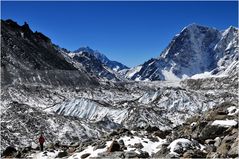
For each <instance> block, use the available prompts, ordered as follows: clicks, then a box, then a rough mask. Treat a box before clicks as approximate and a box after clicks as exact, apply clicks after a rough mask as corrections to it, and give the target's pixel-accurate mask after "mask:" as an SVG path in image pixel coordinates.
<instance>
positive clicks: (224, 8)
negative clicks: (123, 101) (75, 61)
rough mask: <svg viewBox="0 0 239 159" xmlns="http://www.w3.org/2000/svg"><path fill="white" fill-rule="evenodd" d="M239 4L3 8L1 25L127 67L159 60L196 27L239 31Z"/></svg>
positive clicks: (16, 5)
mask: <svg viewBox="0 0 239 159" xmlns="http://www.w3.org/2000/svg"><path fill="white" fill-rule="evenodd" d="M237 9H238V8H237V2H236V1H234V2H233V1H229V2H212V1H211V2H206V1H204V2H195V1H194V2H183V1H182V2H173V1H171V2H170V1H168V2H163V1H159V2H152V1H151V2H124V1H121V2H89V1H88V2H75V1H72V2H62V1H58V2H54V1H52V2H44V1H42V2H27V1H26V2H6V1H3V2H2V9H1V10H2V19H8V18H10V19H13V20H15V21H17V22H18V24H21V25H22V24H23V23H24V21H27V22H28V23H29V25H30V27H31V28H32V30H33V31H36V30H37V31H40V32H42V33H44V34H45V35H47V36H49V37H50V38H51V39H52V41H53V43H55V44H58V45H60V46H61V47H64V48H67V49H69V50H76V49H77V48H79V47H81V46H90V47H91V48H93V49H97V50H99V51H100V52H102V53H104V54H105V55H106V56H108V57H109V58H110V59H111V60H116V61H119V62H122V63H123V64H125V65H127V66H130V67H132V66H136V65H138V64H142V63H143V62H145V61H146V60H148V59H150V58H152V57H158V56H159V55H160V53H161V51H162V50H163V49H164V48H165V47H166V46H167V45H168V44H169V42H170V40H171V39H172V38H173V36H174V35H175V34H177V33H179V32H180V31H181V30H182V29H183V28H184V27H185V26H187V25H188V24H191V23H198V24H201V25H206V26H211V27H215V28H218V29H219V30H224V29H226V28H228V27H229V26H231V25H233V26H237V24H238V22H237V19H238V17H237Z"/></svg>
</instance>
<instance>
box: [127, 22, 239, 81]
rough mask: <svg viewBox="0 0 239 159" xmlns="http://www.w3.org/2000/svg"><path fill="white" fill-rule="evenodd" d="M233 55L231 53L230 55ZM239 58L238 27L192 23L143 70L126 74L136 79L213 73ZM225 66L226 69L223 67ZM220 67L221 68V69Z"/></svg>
mask: <svg viewBox="0 0 239 159" xmlns="http://www.w3.org/2000/svg"><path fill="white" fill-rule="evenodd" d="M229 54H230V56H229ZM235 60H238V29H237V28H235V27H229V28H228V29H226V30H225V31H224V32H220V31H219V30H217V29H215V28H213V27H206V26H202V25H197V24H195V23H193V24H190V25H188V26H186V27H185V28H183V30H182V31H181V32H180V33H179V34H177V35H176V36H175V37H174V38H173V39H172V41H171V42H170V44H169V45H168V46H167V47H166V49H164V51H163V52H162V53H161V55H160V56H159V57H158V58H155V59H151V60H149V61H147V62H145V63H144V64H142V67H141V68H140V70H139V69H138V67H135V68H137V71H134V70H132V69H131V70H130V72H135V74H132V73H131V74H130V76H128V74H127V73H126V77H127V78H130V79H133V80H180V79H183V78H186V77H191V76H193V75H195V74H199V73H204V72H210V71H212V70H216V71H213V72H214V74H215V73H219V72H221V71H223V70H225V69H226V67H227V66H229V64H230V63H231V62H232V61H235ZM222 64H223V65H224V66H223V68H222V67H221V66H222ZM219 70H220V71H219Z"/></svg>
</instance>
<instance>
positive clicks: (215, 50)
mask: <svg viewBox="0 0 239 159" xmlns="http://www.w3.org/2000/svg"><path fill="white" fill-rule="evenodd" d="M1 23H2V28H3V29H2V30H3V44H2V45H3V46H2V49H3V50H6V51H3V54H2V64H3V65H4V66H7V63H8V64H9V65H8V67H17V68H18V69H26V70H28V69H36V70H46V69H63V70H78V71H80V72H84V73H83V74H84V75H82V76H89V78H90V77H91V76H94V77H96V78H101V79H104V80H114V81H122V80H123V81H124V80H136V81H155V80H180V79H184V78H188V77H192V78H197V77H205V76H207V77H208V76H223V75H224V74H225V73H229V72H231V71H230V69H231V70H234V69H235V67H236V66H237V63H238V58H239V49H238V29H237V28H235V27H232V26H231V27H229V28H228V29H226V30H225V31H219V30H217V29H215V28H211V27H206V26H201V25H197V24H191V25H188V26H187V27H185V28H184V29H183V30H182V31H181V32H180V33H179V34H177V35H176V36H175V37H174V38H173V39H172V41H171V42H170V44H169V45H168V46H167V48H166V49H165V50H164V51H163V52H162V53H161V54H160V56H159V57H157V58H152V59H150V60H148V61H146V62H145V63H143V64H142V65H139V66H136V67H133V68H128V67H127V66H125V65H123V64H121V63H120V62H117V61H112V60H109V59H108V58H107V57H106V56H105V55H104V54H102V53H100V52H99V51H97V50H93V49H91V48H90V47H80V48H79V49H77V50H75V51H72V52H71V51H68V50H66V49H63V48H60V47H59V46H56V45H54V44H52V43H51V40H50V38H48V37H46V36H45V35H43V34H42V33H39V32H35V33H34V32H32V31H31V29H30V27H29V26H28V24H26V23H25V24H24V25H23V26H19V25H18V24H17V23H16V22H13V21H12V20H6V21H1ZM6 38H7V39H6ZM14 43H15V44H16V43H17V44H18V43H19V46H20V48H19V47H18V46H16V45H14ZM7 51H8V52H10V53H9V54H8V55H5V52H7ZM11 52H14V54H13V53H12V54H11ZM228 69H229V70H228ZM86 78H88V77H86Z"/></svg>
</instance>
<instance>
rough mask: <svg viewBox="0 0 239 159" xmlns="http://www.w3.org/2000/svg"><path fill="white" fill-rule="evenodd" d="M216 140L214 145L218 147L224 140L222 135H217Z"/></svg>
mask: <svg viewBox="0 0 239 159" xmlns="http://www.w3.org/2000/svg"><path fill="white" fill-rule="evenodd" d="M214 141H215V143H214V146H216V147H218V146H220V144H221V142H222V140H221V138H220V137H216V138H215V139H214Z"/></svg>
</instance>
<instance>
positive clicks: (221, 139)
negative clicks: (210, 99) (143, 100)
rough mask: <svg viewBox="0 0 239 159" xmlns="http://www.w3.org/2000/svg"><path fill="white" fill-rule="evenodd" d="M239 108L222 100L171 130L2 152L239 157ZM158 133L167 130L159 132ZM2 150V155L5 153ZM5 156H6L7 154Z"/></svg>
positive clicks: (120, 133) (124, 131)
mask: <svg viewBox="0 0 239 159" xmlns="http://www.w3.org/2000/svg"><path fill="white" fill-rule="evenodd" d="M238 112H239V109H238V107H236V105H234V104H233V103H222V104H221V105H218V107H215V108H213V109H211V110H209V111H207V112H206V113H205V115H203V116H199V115H197V116H194V117H192V118H189V119H188V120H187V121H186V122H185V123H183V124H182V125H179V126H177V127H174V128H173V129H171V130H170V131H168V130H165V131H163V130H160V129H158V128H153V127H145V128H143V129H137V130H129V129H126V128H119V129H117V130H115V131H113V132H111V133H110V134H108V135H106V136H102V137H100V138H98V139H96V140H89V141H86V142H82V143H78V142H75V143H71V144H69V145H65V144H61V143H60V142H59V141H58V142H55V143H52V144H48V145H47V146H46V149H45V152H39V151H38V150H39V147H35V148H33V147H29V148H28V147H25V148H23V149H18V150H17V149H15V148H14V147H7V148H6V150H5V151H4V153H3V154H8V156H15V157H16V155H18V156H19V155H21V157H24V156H25V157H27V156H28V157H29V156H38V157H44V156H45V157H52V158H54V157H58V158H61V157H65V158H70V159H71V158H150V157H153V158H165V157H166V158H175V157H180V158H215V157H216V158H236V157H238V151H237V150H238V141H239V138H238V120H237V116H238ZM158 134H164V135H162V136H161V135H160V136H161V138H160V137H159V135H158ZM3 154H2V156H3ZM5 157H6V156H5Z"/></svg>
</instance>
